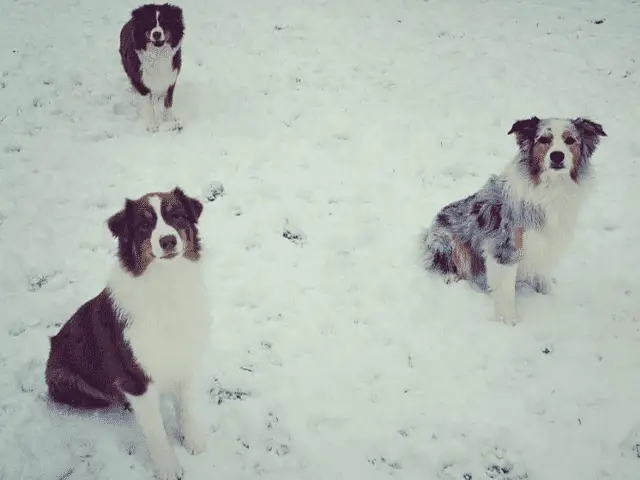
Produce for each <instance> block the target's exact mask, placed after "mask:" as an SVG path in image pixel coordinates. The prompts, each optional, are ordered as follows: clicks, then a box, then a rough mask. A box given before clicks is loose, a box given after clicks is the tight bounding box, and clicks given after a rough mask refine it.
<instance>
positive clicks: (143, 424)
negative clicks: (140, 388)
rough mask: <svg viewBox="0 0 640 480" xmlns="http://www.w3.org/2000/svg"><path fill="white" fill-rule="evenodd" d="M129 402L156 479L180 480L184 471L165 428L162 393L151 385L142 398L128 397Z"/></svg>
mask: <svg viewBox="0 0 640 480" xmlns="http://www.w3.org/2000/svg"><path fill="white" fill-rule="evenodd" d="M127 400H128V401H129V404H130V405H131V408H132V409H133V412H134V414H135V416H136V419H137V420H138V424H139V425H140V429H141V430H142V434H143V435H144V437H145V441H146V444H147V448H148V450H149V455H150V457H151V460H152V462H153V464H154V467H155V471H156V477H157V478H158V479H159V480H180V479H181V478H182V474H183V471H182V468H181V467H180V464H179V463H178V459H177V457H176V454H175V452H174V451H173V448H171V444H170V443H169V439H168V437H167V432H166V430H165V428H164V423H163V421H162V413H161V411H160V392H159V391H158V389H157V388H156V387H155V386H154V385H153V384H150V385H149V386H148V388H147V391H146V392H145V393H143V394H142V395H140V396H135V395H127Z"/></svg>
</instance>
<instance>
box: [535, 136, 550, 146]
mask: <svg viewBox="0 0 640 480" xmlns="http://www.w3.org/2000/svg"><path fill="white" fill-rule="evenodd" d="M538 142H539V143H542V144H544V145H547V144H549V143H551V137H540V138H539V139H538Z"/></svg>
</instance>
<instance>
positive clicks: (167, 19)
mask: <svg viewBox="0 0 640 480" xmlns="http://www.w3.org/2000/svg"><path fill="white" fill-rule="evenodd" d="M131 18H132V19H133V38H134V42H135V47H136V49H138V50H142V49H145V48H147V47H148V46H152V47H156V48H160V47H163V46H164V45H165V44H167V45H170V46H171V47H172V48H175V47H176V46H177V45H178V44H179V43H180V40H182V36H183V35H184V21H183V18H182V9H181V8H180V7H177V6H175V5H171V4H169V3H165V4H163V5H159V4H153V3H149V4H146V5H142V6H141V7H138V8H136V9H135V10H133V11H132V12H131Z"/></svg>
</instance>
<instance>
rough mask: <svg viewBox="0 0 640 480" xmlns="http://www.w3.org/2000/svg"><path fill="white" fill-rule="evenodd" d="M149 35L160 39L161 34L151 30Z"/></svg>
mask: <svg viewBox="0 0 640 480" xmlns="http://www.w3.org/2000/svg"><path fill="white" fill-rule="evenodd" d="M151 36H152V37H153V39H154V40H160V37H161V36H162V34H161V33H160V32H153V34H152V35H151Z"/></svg>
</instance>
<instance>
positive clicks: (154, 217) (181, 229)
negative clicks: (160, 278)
mask: <svg viewBox="0 0 640 480" xmlns="http://www.w3.org/2000/svg"><path fill="white" fill-rule="evenodd" d="M202 209H203V205H202V203H201V202H200V201H198V200H196V199H195V198H191V197H189V196H187V195H185V193H184V192H183V191H182V190H181V189H180V188H179V187H176V188H174V189H173V190H171V191H169V192H161V193H148V194H146V195H144V196H142V197H140V198H139V199H137V200H129V199H126V200H125V205H124V208H123V209H122V210H121V211H119V212H118V213H116V214H115V215H113V216H112V217H111V218H109V220H108V222H107V224H108V226H109V230H111V233H112V234H113V236H114V237H116V238H117V239H118V256H119V257H120V263H121V265H122V267H123V268H124V269H125V270H127V271H128V272H129V273H131V274H132V275H133V276H138V275H141V274H142V273H144V271H145V270H146V269H147V267H148V266H149V265H150V264H151V263H152V262H171V261H172V260H173V259H175V258H186V259H187V260H191V261H197V260H199V259H200V239H199V237H198V226H197V224H198V219H199V218H200V214H201V213H202Z"/></svg>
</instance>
